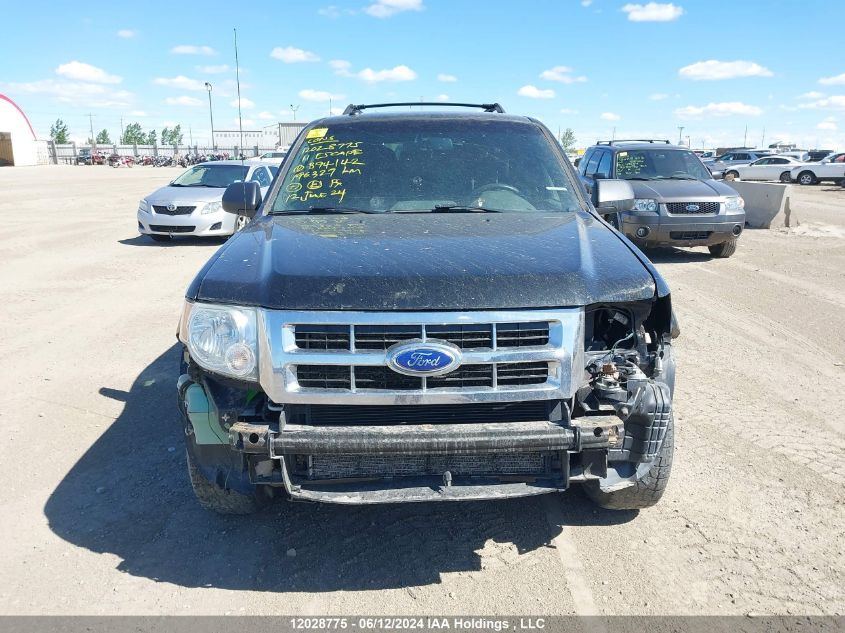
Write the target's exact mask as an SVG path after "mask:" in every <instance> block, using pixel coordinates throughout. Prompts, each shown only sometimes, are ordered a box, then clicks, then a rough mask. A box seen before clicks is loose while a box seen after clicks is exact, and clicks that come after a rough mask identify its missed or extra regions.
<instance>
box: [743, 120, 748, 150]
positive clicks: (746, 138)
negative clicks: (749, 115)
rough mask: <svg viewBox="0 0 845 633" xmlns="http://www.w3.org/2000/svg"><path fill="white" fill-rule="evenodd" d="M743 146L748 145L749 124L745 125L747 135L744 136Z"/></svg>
mask: <svg viewBox="0 0 845 633" xmlns="http://www.w3.org/2000/svg"><path fill="white" fill-rule="evenodd" d="M742 146H743V147H748V126H747V125H746V126H745V135H744V136H743V137H742Z"/></svg>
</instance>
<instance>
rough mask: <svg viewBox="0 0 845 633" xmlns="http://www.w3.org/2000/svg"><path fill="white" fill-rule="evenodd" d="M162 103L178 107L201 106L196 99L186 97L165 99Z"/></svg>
mask: <svg viewBox="0 0 845 633" xmlns="http://www.w3.org/2000/svg"><path fill="white" fill-rule="evenodd" d="M164 103H166V104H167V105H178V106H201V105H202V101H200V100H199V99H197V98H196V97H188V96H187V95H186V96H182V97H167V99H165V100H164Z"/></svg>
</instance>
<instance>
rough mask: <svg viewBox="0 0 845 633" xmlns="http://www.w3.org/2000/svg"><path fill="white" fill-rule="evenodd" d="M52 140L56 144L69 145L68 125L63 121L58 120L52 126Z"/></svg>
mask: <svg viewBox="0 0 845 633" xmlns="http://www.w3.org/2000/svg"><path fill="white" fill-rule="evenodd" d="M50 138H51V139H53V142H55V143H59V144H62V143H67V142H68V138H67V123H65V122H64V121H62V120H61V119H56V122H55V123H53V125H51V126H50Z"/></svg>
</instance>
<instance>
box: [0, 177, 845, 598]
mask: <svg viewBox="0 0 845 633" xmlns="http://www.w3.org/2000/svg"><path fill="white" fill-rule="evenodd" d="M175 173H177V172H175V170H172V169H156V168H135V169H120V170H118V169H109V168H98V167H94V168H92V167H42V168H16V169H13V168H7V169H2V170H0V225H1V226H2V229H1V230H0V276H1V277H0V278H2V283H0V323H2V332H3V343H2V345H0V360H1V361H2V364H1V365H0V384H2V385H3V390H2V393H3V397H2V400H0V425H2V426H0V428H2V429H3V432H4V436H5V437H6V439H7V440H8V441H6V442H3V443H0V464H2V471H3V475H4V477H3V480H4V482H5V485H3V487H2V489H0V508H2V512H0V533H2V534H3V535H4V539H3V543H2V545H0V613H2V614H12V613H15V614H58V613H63V614H81V613H87V614H105V613H122V614H126V613H132V614H159V613H162V614H176V613H179V614H191V613H193V614H199V613H208V614H211V613H214V614H220V613H267V614H270V613H273V614H292V613H299V614H303V613H311V614H316V613H326V612H330V613H347V614H352V613H370V614H377V613H403V614H410V613H414V614H420V613H437V614H444V613H447V614H451V613H455V614H458V613H469V614H482V613H484V614H537V613H577V614H590V613H601V614H608V615H610V614H646V613H657V614H667V613H668V614H702V613H708V614H723V613H724V614H732V613H735V614H745V613H808V614H818V613H825V614H842V613H845V589H843V588H845V554H844V553H843V548H845V545H843V544H845V532H844V528H843V526H845V503H843V501H845V488H843V483H845V437H843V430H845V424H844V423H843V416H842V413H841V411H840V410H839V405H838V404H837V402H840V399H841V392H842V385H841V384H840V381H843V379H845V367H843V362H845V335H843V332H845V317H843V314H845V190H842V189H834V188H833V187H831V186H828V185H823V186H819V187H805V188H798V187H797V186H796V187H795V197H794V201H793V208H794V209H796V213H797V214H798V215H799V217H800V219H801V222H802V224H801V226H799V227H797V228H795V229H789V230H773V231H748V232H747V233H746V234H745V235H744V236H743V238H742V241H741V243H740V247H739V249H738V251H737V253H736V255H735V256H734V257H733V258H731V259H729V260H711V259H710V258H709V257H708V256H707V255H706V250H704V249H696V250H694V251H680V250H670V251H667V252H663V253H659V254H657V255H655V260H656V262H657V264H658V267H659V268H660V269H661V271H662V272H663V273H664V274H665V276H666V278H667V279H668V281H669V283H670V284H671V286H672V288H673V292H674V297H675V306H676V310H677V313H678V317H679V319H680V322H681V326H682V330H683V333H682V338H681V339H679V341H678V345H677V348H678V352H677V355H678V360H679V367H678V387H677V391H676V401H675V408H676V416H677V417H676V423H677V431H676V445H677V447H676V461H675V470H674V473H673V477H672V481H671V483H670V487H669V490H668V492H667V494H666V496H665V497H664V498H663V501H662V502H661V504H659V505H658V506H657V507H655V508H653V509H650V510H646V511H643V512H640V513H639V514H638V513H636V512H628V513H626V512H622V513H618V512H617V513H613V512H606V511H599V510H596V509H594V508H593V506H592V505H591V504H590V503H589V502H588V501H586V500H585V499H584V498H583V497H582V496H581V495H580V494H579V493H577V492H575V491H570V492H568V493H566V494H565V495H563V496H560V497H558V496H546V497H539V498H529V499H525V500H515V501H507V502H496V503H472V504H467V505H460V504H458V505H453V504H439V505H437V504H435V505H428V504H426V505H412V506H389V507H363V508H347V507H332V506H310V505H299V504H297V505H291V504H288V505H287V507H285V508H284V509H285V512H284V513H282V512H280V510H281V509H282V506H280V507H276V508H274V510H272V511H270V512H265V513H264V514H261V515H259V516H257V517H251V518H222V517H218V516H215V515H212V514H208V513H206V512H204V511H202V510H201V509H200V508H199V507H198V506H197V505H196V504H195V503H194V500H193V498H192V494H191V491H190V487H189V484H188V480H187V476H186V472H185V470H186V469H185V463H184V454H183V452H182V450H183V449H182V446H183V441H182V438H181V437H180V428H179V419H178V414H177V412H176V409H175V404H174V403H175V387H174V382H175V378H176V373H177V367H178V364H177V363H178V359H177V356H178V353H177V347H176V345H175V337H174V334H175V328H176V320H177V316H178V314H179V309H180V307H181V302H182V293H183V291H184V289H185V287H186V286H187V284H188V283H189V281H190V280H191V278H192V277H193V276H194V274H195V272H196V271H197V269H198V268H199V267H200V265H201V264H202V263H203V262H204V261H205V260H206V259H207V258H208V257H209V256H210V255H211V254H212V253H213V252H214V250H215V249H216V248H217V247H218V246H219V242H218V243H205V242H197V241H181V242H178V243H175V244H173V245H165V246H161V245H159V244H155V243H153V242H152V241H150V240H149V239H147V238H141V237H138V236H137V235H136V232H135V226H136V223H135V209H136V205H137V201H138V199H139V198H140V197H141V196H142V195H144V194H146V193H148V192H149V191H151V190H152V189H153V188H155V187H157V186H159V185H161V184H164V183H165V182H166V181H167V180H168V179H169V178H171V177H172V176H173V175H174V174H175ZM290 549H295V556H290V555H288V550H290Z"/></svg>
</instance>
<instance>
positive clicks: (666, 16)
mask: <svg viewBox="0 0 845 633" xmlns="http://www.w3.org/2000/svg"><path fill="white" fill-rule="evenodd" d="M622 10H623V11H624V12H625V13H627V14H628V19H629V20H630V21H631V22H671V21H672V20H677V19H678V18H679V17H681V16H682V15H683V14H684V10H683V9H682V8H681V7H676V6H675V5H674V4H672V3H671V2H669V3H666V4H662V3H660V2H649V3H648V4H626V5H625V6H624V7H622Z"/></svg>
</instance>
